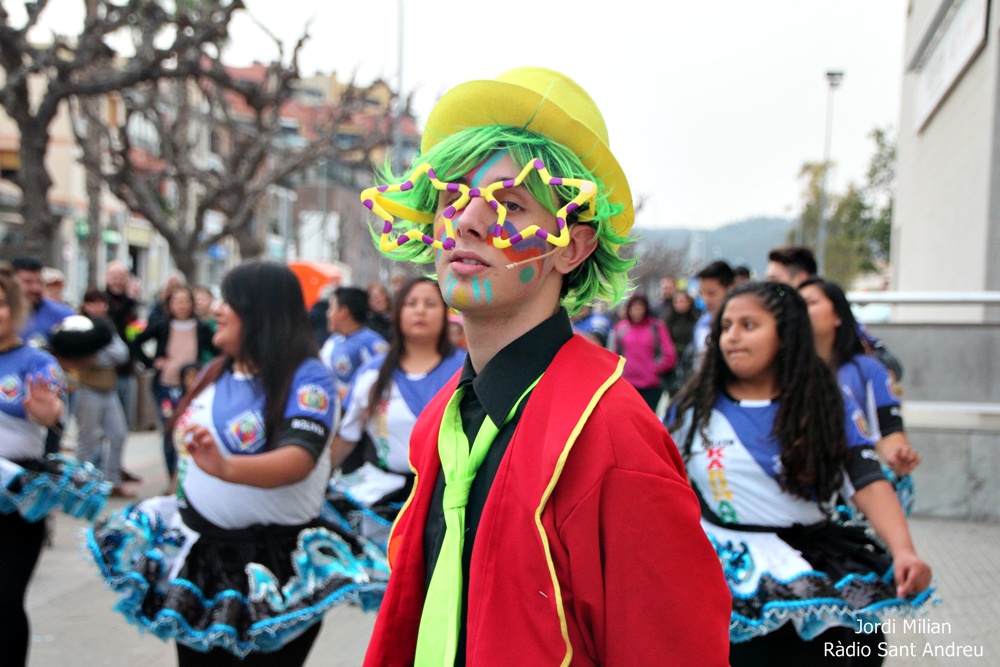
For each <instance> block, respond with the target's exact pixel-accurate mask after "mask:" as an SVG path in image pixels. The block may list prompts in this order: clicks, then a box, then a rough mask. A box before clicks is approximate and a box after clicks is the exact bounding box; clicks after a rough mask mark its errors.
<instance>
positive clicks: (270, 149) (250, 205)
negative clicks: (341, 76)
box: [77, 35, 390, 280]
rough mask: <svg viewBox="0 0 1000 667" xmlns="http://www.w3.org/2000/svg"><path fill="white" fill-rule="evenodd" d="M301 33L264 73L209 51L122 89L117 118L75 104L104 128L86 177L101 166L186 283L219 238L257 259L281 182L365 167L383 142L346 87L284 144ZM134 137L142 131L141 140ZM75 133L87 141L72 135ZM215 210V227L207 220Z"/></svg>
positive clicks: (359, 99) (383, 128) (379, 123)
mask: <svg viewBox="0 0 1000 667" xmlns="http://www.w3.org/2000/svg"><path fill="white" fill-rule="evenodd" d="M306 39H307V36H306V35H304V36H303V37H302V38H300V39H299V41H298V42H297V43H296V44H295V47H294V49H293V51H292V53H291V57H290V59H289V61H288V62H287V63H286V62H284V58H283V56H282V55H279V58H278V59H277V60H275V61H274V62H272V63H271V64H270V65H268V66H267V68H266V71H265V72H263V75H262V76H261V75H260V74H261V73H260V72H258V76H256V77H249V78H248V77H247V76H245V72H241V71H240V70H235V69H231V68H227V67H226V66H225V65H224V64H223V63H222V61H221V60H220V59H219V58H217V57H207V56H205V55H204V54H200V53H196V52H192V53H190V54H189V55H187V56H185V55H181V56H179V57H180V58H182V59H183V58H185V57H191V58H194V59H197V61H198V62H197V63H190V64H189V66H188V67H187V69H189V70H196V69H197V70H198V72H197V74H196V75H191V76H187V77H184V78H180V77H178V78H174V79H171V80H169V81H158V82H150V83H144V84H139V85H136V86H133V87H131V88H129V89H127V90H123V91H122V96H121V97H122V104H123V108H124V117H123V119H122V121H121V122H120V123H118V124H114V123H107V122H105V120H104V119H103V118H102V117H100V116H99V115H96V114H94V113H88V112H87V107H86V106H85V105H80V106H79V111H80V112H81V113H82V114H84V116H85V121H86V122H85V123H83V124H82V125H84V126H86V127H88V128H93V127H99V128H100V132H101V140H100V143H101V149H102V150H101V151H94V150H85V151H84V163H85V166H86V167H87V170H88V172H91V173H100V174H101V179H102V180H103V181H104V182H106V183H107V184H108V187H109V188H110V190H111V192H112V193H113V194H114V195H115V196H117V197H118V198H119V199H120V200H121V201H122V202H124V203H125V205H126V206H127V207H128V208H129V209H130V210H131V211H133V212H134V213H136V214H138V215H140V216H142V217H144V218H146V219H147V220H148V221H149V222H150V224H151V225H152V226H153V228H154V229H156V231H157V232H158V233H159V234H160V235H161V236H162V237H163V238H164V239H166V241H167V243H168V245H169V247H170V253H171V256H172V258H173V260H174V263H175V264H176V265H177V268H178V270H180V271H181V272H182V273H184V274H185V276H187V277H188V279H191V280H193V279H195V277H196V276H195V271H196V267H197V263H196V258H197V257H198V256H199V253H201V252H202V251H204V250H205V249H206V248H208V247H209V246H211V245H213V244H215V243H218V242H219V241H220V240H221V239H223V238H225V237H232V238H233V239H235V241H236V243H237V244H238V246H239V250H240V255H241V257H243V258H250V257H255V256H258V255H260V254H261V252H262V250H263V248H262V245H261V243H260V240H261V237H262V235H261V234H260V232H259V230H258V229H256V228H255V222H258V219H257V212H258V207H259V204H260V203H261V201H262V198H263V197H264V196H265V195H266V194H267V192H268V191H269V189H270V188H272V187H274V186H275V185H281V184H285V185H288V184H289V179H290V177H292V176H293V175H295V174H297V173H299V172H301V171H303V170H304V169H305V168H306V167H307V166H309V165H311V164H314V163H316V162H318V161H319V160H321V159H326V160H328V161H330V162H340V163H348V164H352V165H354V166H357V167H360V166H361V165H365V164H369V160H370V156H371V151H372V150H373V149H374V148H375V147H376V146H382V145H386V144H387V143H388V141H389V136H390V132H389V130H390V126H389V123H388V116H387V115H386V116H384V117H382V116H378V115H373V114H372V112H370V111H365V97H366V96H365V90H362V89H360V88H358V87H357V86H355V85H353V82H351V83H350V84H348V85H346V86H345V87H344V89H343V91H344V92H343V94H342V95H341V98H340V99H339V100H336V101H335V102H334V103H332V104H329V105H325V106H323V107H322V108H320V109H318V110H315V117H314V118H312V119H311V121H310V122H309V123H308V127H305V128H302V130H303V131H304V134H305V136H304V137H303V136H297V137H296V138H295V140H293V141H289V140H288V137H287V136H286V127H285V124H284V120H285V119H286V118H288V116H287V115H286V112H287V108H288V105H289V103H290V101H291V100H292V98H293V96H294V94H295V85H296V83H297V82H298V80H299V67H298V54H299V51H300V49H301V47H302V45H303V44H304V42H305V40H306ZM275 41H276V45H277V47H278V50H279V54H281V53H282V51H283V49H282V45H281V44H280V42H277V40H275ZM345 126H351V127H352V128H353V129H354V130H355V132H352V133H351V135H350V136H352V137H353V138H354V139H356V140H355V141H352V142H351V143H350V144H344V143H343V139H342V136H341V138H340V139H339V140H338V136H340V135H341V132H342V129H343V128H344V127H345ZM140 129H144V130H145V132H141V131H138V130H140ZM358 130H363V131H358ZM137 136H144V137H145V138H144V139H143V140H141V141H142V144H141V145H139V144H137V140H136V137H137ZM77 138H78V141H80V142H81V143H82V142H84V141H87V137H86V136H85V135H84V133H82V132H80V131H79V130H78V137H77ZM303 139H308V140H305V141H303ZM211 212H214V213H215V214H217V215H216V217H217V218H218V219H220V220H222V224H221V225H220V226H218V227H212V226H209V225H207V224H206V222H207V220H208V217H209V215H210V214H211Z"/></svg>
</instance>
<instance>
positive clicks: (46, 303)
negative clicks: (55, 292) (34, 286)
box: [38, 298, 75, 319]
mask: <svg viewBox="0 0 1000 667" xmlns="http://www.w3.org/2000/svg"><path fill="white" fill-rule="evenodd" d="M38 310H39V311H43V310H44V311H45V312H46V313H48V314H50V315H51V316H52V317H58V318H60V319H61V318H63V317H69V316H70V315H74V314H75V313H74V311H73V309H72V308H70V307H69V306H68V305H66V304H65V303H59V302H58V301H53V300H52V299H48V298H45V299H42V305H41V306H39V308H38Z"/></svg>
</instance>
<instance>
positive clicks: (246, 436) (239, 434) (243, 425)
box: [226, 410, 264, 452]
mask: <svg viewBox="0 0 1000 667" xmlns="http://www.w3.org/2000/svg"><path fill="white" fill-rule="evenodd" d="M226 432H227V433H228V434H229V436H230V444H232V445H234V446H235V448H236V449H237V450H239V451H243V452H248V451H252V450H254V449H257V448H258V445H262V444H263V443H264V424H263V422H261V420H260V417H259V416H258V415H257V413H256V412H253V411H252V410H247V411H246V412H241V413H240V414H238V415H237V416H236V417H235V418H234V419H232V420H230V421H229V422H227V423H226Z"/></svg>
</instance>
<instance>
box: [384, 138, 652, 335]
mask: <svg viewBox="0 0 1000 667" xmlns="http://www.w3.org/2000/svg"><path fill="white" fill-rule="evenodd" d="M498 151H506V152H508V153H509V154H510V156H511V158H512V159H513V160H514V163H515V164H516V165H517V166H518V168H520V167H522V166H524V165H526V164H528V163H529V162H530V161H531V160H533V159H535V158H539V159H541V161H542V162H544V163H545V165H546V166H547V167H548V169H549V171H550V172H551V173H552V174H554V175H557V176H561V177H563V178H578V179H586V180H590V181H594V182H596V183H597V197H596V199H595V201H594V203H593V204H592V208H593V210H590V208H591V205H588V206H585V207H584V208H583V209H581V210H580V211H574V212H573V213H572V214H570V215H569V216H568V219H567V223H569V224H570V225H572V224H587V225H590V226H591V227H593V228H594V230H595V232H596V233H595V237H594V242H595V243H597V249H596V250H595V251H594V253H593V254H591V256H590V257H588V258H587V259H586V260H584V261H583V263H581V264H580V265H579V266H578V267H576V268H575V269H573V271H572V272H570V273H569V274H568V275H567V276H566V277H565V279H564V281H563V287H562V305H563V306H564V307H565V308H566V310H567V311H569V313H570V314H571V315H572V314H574V313H576V312H577V311H578V310H579V309H580V308H581V307H582V306H584V305H587V304H589V303H591V302H592V301H594V300H601V301H606V302H608V303H611V304H615V303H618V301H620V300H621V298H622V297H623V296H624V294H625V292H626V290H627V288H628V271H629V269H630V268H632V265H633V264H634V263H635V260H634V259H625V258H623V257H622V256H621V254H620V249H621V247H622V246H623V245H624V244H626V243H629V242H630V241H629V239H628V238H626V237H622V236H619V235H618V234H617V233H615V231H614V229H613V228H612V225H611V222H610V220H611V218H612V217H613V216H615V215H618V214H619V213H620V212H621V211H622V209H623V208H624V207H623V206H622V205H621V204H617V203H614V202H613V201H612V200H611V198H610V196H609V195H610V193H609V192H607V190H606V188H605V187H604V184H603V183H602V182H601V181H600V180H598V179H597V178H596V177H595V176H594V175H593V173H592V172H591V171H590V170H588V169H587V168H586V167H584V166H583V163H582V162H581V161H580V158H579V157H577V155H576V154H575V153H573V152H572V151H571V150H569V149H568V148H566V147H565V146H563V145H562V144H559V143H556V142H554V141H552V140H550V139H548V138H546V137H543V136H542V135H540V134H536V133H534V132H531V131H529V130H524V129H520V128H516V127H508V126H500V125H492V126H485V127H474V128H470V129H467V130H463V131H461V132H457V133H455V134H453V135H451V136H449V137H447V138H445V139H443V140H441V142H440V143H438V144H436V145H435V146H434V147H433V148H431V150H429V151H428V152H427V154H426V155H423V156H420V157H419V158H418V159H417V160H416V164H417V165H419V164H422V163H424V162H426V163H429V164H430V165H431V167H433V169H434V171H435V173H436V174H437V177H438V178H439V179H441V180H443V181H454V180H456V179H459V178H461V177H463V176H465V175H466V174H467V173H469V171H471V170H472V169H474V168H475V167H476V166H477V165H479V164H482V163H483V162H485V161H486V160H487V159H489V157H490V156H492V155H493V154H495V153H496V152H498ZM412 171H413V170H412V168H411V170H410V171H408V172H406V173H404V174H403V175H398V176H397V175H395V174H393V173H392V167H391V165H390V164H389V163H388V162H387V163H386V164H385V165H384V166H383V167H382V169H380V170H379V171H378V173H377V174H376V181H377V182H378V183H377V184H379V185H393V184H399V183H403V182H404V181H406V180H407V179H408V178H409V177H410V175H411V173H412ZM525 185H526V187H527V188H528V191H529V192H531V195H532V196H533V197H534V198H535V199H536V200H537V201H538V202H540V203H541V204H542V205H543V206H545V207H546V208H547V209H548V210H549V211H550V212H551V213H553V214H555V212H556V211H558V210H559V208H560V207H561V206H562V205H563V204H565V203H566V202H569V201H570V200H572V199H573V197H574V196H576V191H575V190H574V189H573V188H568V187H566V186H561V185H560V186H549V185H545V184H544V183H543V182H542V179H541V176H539V175H538V173H537V172H531V173H530V174H529V175H528V178H527V179H526V180H525ZM553 192H554V195H555V196H554V197H553ZM385 196H386V197H388V198H390V199H393V200H395V201H397V202H399V203H400V204H402V205H403V206H406V207H408V208H411V209H414V210H416V211H421V212H426V213H434V212H435V211H436V210H437V205H438V190H436V189H435V188H434V186H433V185H432V184H431V182H430V180H429V179H426V178H420V179H417V181H416V183H414V186H413V188H412V189H410V190H407V191H405V192H398V193H396V192H394V193H386V195H385ZM581 212H582V213H585V214H586V217H587V218H588V219H587V220H580V219H579V213H581ZM397 224H399V225H400V227H401V228H402V229H403V230H404V231H405V230H406V229H410V228H417V229H419V230H420V231H421V232H422V233H424V234H427V235H428V236H433V234H434V230H433V223H424V224H420V223H415V222H413V221H409V220H406V221H402V222H401V223H397ZM371 233H372V238H373V239H374V240H375V242H376V245H378V232H377V230H376V229H374V228H373V229H372V230H371ZM434 253H435V251H434V249H433V248H431V247H430V246H428V245H424V244H422V243H406V244H403V245H402V246H399V247H398V248H396V249H394V250H392V251H389V252H387V253H384V254H385V255H386V256H388V257H391V258H393V259H398V260H404V261H410V262H416V263H429V262H432V261H434Z"/></svg>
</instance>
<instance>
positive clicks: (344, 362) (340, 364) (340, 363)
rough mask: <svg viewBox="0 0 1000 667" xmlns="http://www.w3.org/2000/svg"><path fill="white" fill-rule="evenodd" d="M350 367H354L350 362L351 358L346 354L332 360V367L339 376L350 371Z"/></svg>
mask: <svg viewBox="0 0 1000 667" xmlns="http://www.w3.org/2000/svg"><path fill="white" fill-rule="evenodd" d="M352 368H354V365H353V364H351V358H350V357H348V356H346V355H345V356H342V357H337V359H336V361H334V362H333V369H334V370H335V371H336V372H337V375H339V376H341V377H343V376H345V375H347V374H348V373H350V372H351V369H352Z"/></svg>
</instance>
